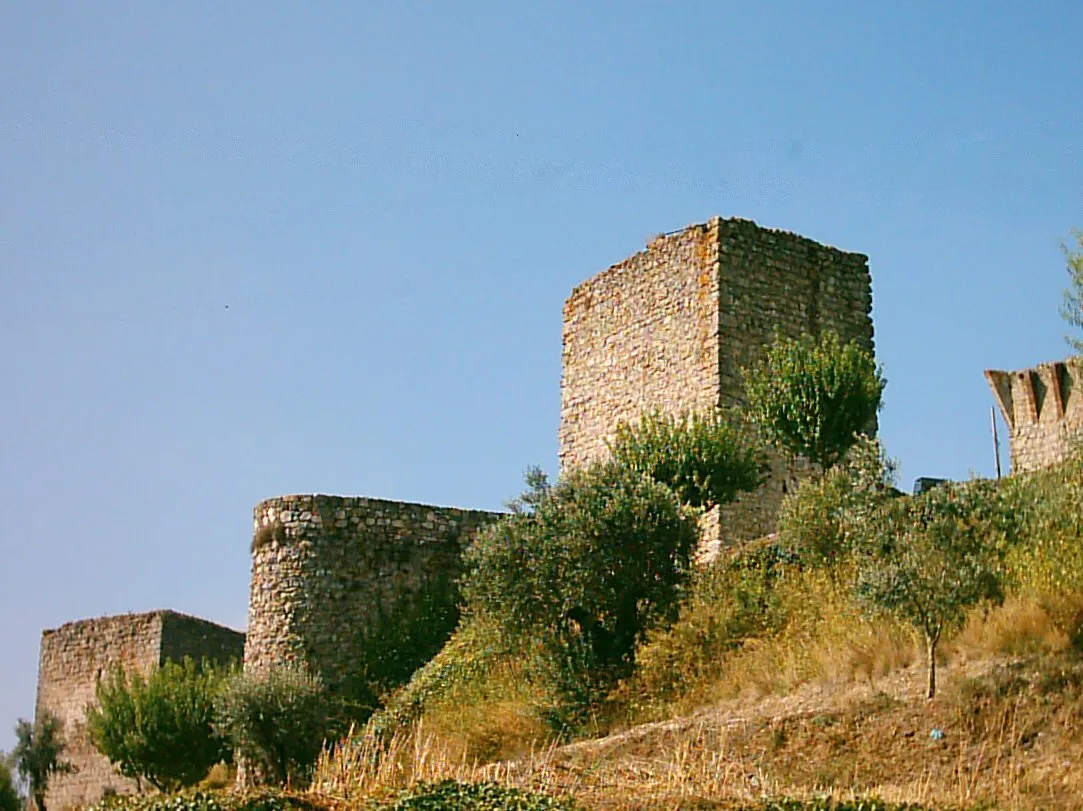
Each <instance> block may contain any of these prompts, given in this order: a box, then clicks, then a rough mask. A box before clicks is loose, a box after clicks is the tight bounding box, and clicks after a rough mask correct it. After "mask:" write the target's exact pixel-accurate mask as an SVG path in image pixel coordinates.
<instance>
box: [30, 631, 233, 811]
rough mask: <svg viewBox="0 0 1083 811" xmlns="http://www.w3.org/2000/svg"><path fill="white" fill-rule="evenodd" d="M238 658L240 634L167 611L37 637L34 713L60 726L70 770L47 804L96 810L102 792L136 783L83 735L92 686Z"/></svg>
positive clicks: (55, 780)
mask: <svg viewBox="0 0 1083 811" xmlns="http://www.w3.org/2000/svg"><path fill="white" fill-rule="evenodd" d="M243 650H244V634H242V633H239V632H237V631H233V630H231V629H229V628H223V627H222V626H220V625H215V624H214V623H211V622H207V621H205V620H201V619H197V618H196V617H188V616H184V615H182V614H177V613H175V612H172V611H156V612H152V613H147V614H128V615H125V616H119V617H101V618H99V619H90V620H82V621H80V622H70V623H68V624H66V625H63V626H61V627H60V628H56V629H53V630H47V631H45V632H43V633H42V635H41V658H40V662H39V665H38V694H37V702H36V707H35V713H36V714H37V715H38V716H39V717H40V716H41V714H42V713H43V712H50V713H52V714H53V715H55V716H56V717H57V718H58V719H59V720H60V722H61V728H62V734H63V737H64V741H65V744H66V747H67V748H66V751H65V754H64V757H65V759H66V760H68V761H69V762H70V763H72V764H73V765H74V766H75V768H76V771H75V772H74V773H73V774H58V775H54V776H53V777H52V779H51V780H50V782H49V791H48V793H47V795H46V804H47V805H48V806H50V807H52V808H56V809H62V808H64V807H66V806H78V805H87V804H90V803H94V802H97V801H98V800H100V799H101V798H102V795H103V793H104V792H105V790H106V789H112V790H114V791H116V792H117V793H118V794H128V793H131V792H133V791H135V788H136V785H135V782H134V781H133V780H129V779H127V778H125V777H121V776H120V775H119V774H117V773H116V771H115V770H114V769H113V767H112V765H111V764H110V763H109V761H108V760H107V759H106V758H105V757H104V756H102V755H101V754H99V753H98V750H97V749H95V748H94V745H93V744H92V743H91V742H90V738H89V736H88V735H87V731H86V707H87V705H88V704H91V703H93V702H94V701H95V700H96V699H95V687H96V685H97V682H98V680H99V679H101V678H105V677H107V676H108V675H109V673H110V672H111V671H112V669H113V668H114V667H116V666H117V665H120V666H121V667H123V668H125V669H126V670H138V671H140V672H142V673H144V674H148V673H150V672H151V671H153V670H155V669H156V668H158V667H159V666H161V664H163V663H164V662H165V661H166V659H174V660H175V661H179V660H181V659H183V658H184V657H185V656H191V657H192V658H193V659H196V660H199V659H203V658H205V657H206V658H209V659H212V660H214V661H218V662H222V663H225V662H228V661H229V660H230V659H233V660H235V661H240V658H241V655H242V653H243Z"/></svg>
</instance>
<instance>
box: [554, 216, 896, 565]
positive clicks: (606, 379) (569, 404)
mask: <svg viewBox="0 0 1083 811" xmlns="http://www.w3.org/2000/svg"><path fill="white" fill-rule="evenodd" d="M871 310H872V289H871V278H870V276H869V271H868V259H867V257H865V256H863V255H861V254H856V253H846V252H843V251H839V250H836V249H834V248H830V247H827V246H824V245H820V244H819V243H816V242H814V241H812V240H810V239H806V238H804V237H801V236H798V235H796V234H791V233H788V232H784V231H776V230H771V229H766V228H760V227H759V226H757V225H756V224H755V223H753V222H751V221H749V220H740V219H733V220H725V219H722V218H718V217H716V218H714V219H712V220H711V221H710V222H708V223H705V224H701V225H693V226H690V227H688V228H685V229H683V230H682V231H679V232H676V233H673V234H668V235H664V236H662V237H659V238H657V239H655V240H654V241H652V242H651V243H650V244H649V245H648V246H647V249H646V250H645V251H641V252H640V253H637V254H636V255H634V256H632V257H630V258H628V259H626V260H624V261H623V262H620V263H619V264H616V265H614V266H612V267H610V268H609V269H608V270H605V271H603V272H602V273H600V274H599V275H597V276H595V277H594V278H592V279H590V280H588V281H586V282H584V283H583V284H581V285H579V286H578V287H576V288H575V290H573V291H572V294H571V296H570V297H569V298H568V300H567V302H566V303H565V306H564V347H563V376H562V379H561V400H562V402H561V425H560V460H561V466H562V468H566V467H569V466H577V465H582V464H584V463H586V462H589V461H590V460H592V459H595V458H598V457H599V456H601V455H602V454H604V453H605V441H606V439H607V438H609V437H610V436H612V433H613V431H614V430H615V428H616V426H617V423H618V422H619V421H620V420H631V419H635V418H636V417H637V416H638V415H639V414H640V413H641V412H642V411H644V410H646V409H651V408H662V409H664V410H668V411H671V412H678V411H682V410H686V409H698V408H705V407H710V406H714V405H735V406H740V405H742V404H743V402H744V399H743V394H742V392H743V381H742V379H741V371H740V370H741V369H742V368H743V367H745V366H747V365H748V364H749V363H751V362H753V361H755V360H756V359H757V358H759V356H760V354H761V352H762V350H763V348H764V347H765V346H766V345H767V344H769V343H770V342H771V340H772V339H773V337H774V333H775V330H776V329H777V330H779V331H781V332H782V333H783V334H786V335H790V336H793V337H796V336H798V335H800V334H802V333H804V332H809V333H812V334H819V333H820V332H821V331H822V330H824V329H832V330H834V331H836V332H838V333H839V335H840V336H841V337H842V339H843V340H850V339H856V340H857V341H858V342H859V343H861V345H863V346H864V347H865V348H867V349H869V350H870V351H872V350H873V329H872V320H871V317H870V313H871ZM875 428H876V426H875V425H872V426H869V430H870V432H874V431H875ZM770 461H771V475H770V478H769V481H768V483H767V484H766V485H765V486H764V487H763V488H762V489H761V490H759V491H757V492H756V493H754V494H749V495H747V496H745V497H743V498H742V499H740V500H739V502H738V503H737V504H735V505H731V506H729V507H728V508H726V509H725V510H724V512H723V514H722V515H721V516H719V515H717V514H716V515H708V516H706V517H705V526H704V542H705V545H706V546H707V548H708V551H712V550H713V549H714V548H717V545H718V544H719V543H720V542H722V543H729V542H733V541H736V540H745V539H750V538H754V537H757V536H760V535H763V534H767V533H769V532H771V531H773V529H774V527H775V520H776V517H777V514H778V507H779V505H780V503H781V500H782V497H783V495H784V493H785V491H786V489H787V488H788V487H790V486H792V484H793V481H792V477H793V476H795V475H800V472H801V471H800V470H798V471H790V470H788V466H787V465H786V464H784V463H783V461H782V460H781V459H780V458H779V457H778V456H777V455H775V454H772V456H771V460H770Z"/></svg>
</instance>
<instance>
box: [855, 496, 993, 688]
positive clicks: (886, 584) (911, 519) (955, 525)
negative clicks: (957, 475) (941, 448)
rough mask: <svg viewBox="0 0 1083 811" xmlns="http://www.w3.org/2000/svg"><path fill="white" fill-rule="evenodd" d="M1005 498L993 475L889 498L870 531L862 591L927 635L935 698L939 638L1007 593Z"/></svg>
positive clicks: (930, 682) (860, 584) (859, 591)
mask: <svg viewBox="0 0 1083 811" xmlns="http://www.w3.org/2000/svg"><path fill="white" fill-rule="evenodd" d="M999 502H1000V495H999V493H998V492H997V490H996V487H995V485H994V484H993V483H992V482H989V481H981V480H977V481H973V482H969V483H967V484H964V485H957V484H949V485H945V486H942V487H937V488H935V489H933V490H930V491H928V492H926V493H924V494H922V495H921V496H919V497H916V498H906V497H904V498H898V499H894V500H892V501H890V502H889V503H888V504H886V505H885V506H884V508H883V509H882V511H881V514H880V516H879V519H878V520H877V521H876V528H875V529H874V531H872V532H870V533H869V536H868V537H867V538H866V546H865V548H864V550H863V552H864V554H863V555H862V558H861V563H860V567H859V571H858V577H857V582H856V592H857V595H858V597H859V598H860V599H862V600H864V601H865V602H866V603H868V604H869V605H871V606H875V607H877V608H880V609H884V610H886V611H888V612H890V613H892V614H895V615H896V616H898V617H900V618H902V619H903V620H905V621H907V622H909V623H910V625H911V626H913V627H914V629H915V630H917V631H918V632H919V633H920V634H921V635H922V637H923V639H924V642H925V653H926V657H927V662H926V663H927V668H928V682H927V687H928V689H927V696H928V697H929V698H932V697H933V696H934V695H936V651H937V645H938V643H939V642H940V639H941V637H942V636H943V635H944V634H945V633H946V632H949V631H952V630H955V629H957V628H959V627H961V626H962V624H963V623H964V622H965V620H966V615H967V612H968V611H969V610H970V609H971V608H972V607H974V606H975V605H978V604H980V603H983V602H989V603H994V604H996V603H1000V602H1002V601H1003V599H1004V591H1003V570H1002V565H1001V564H1002V561H1003V556H1004V552H1005V551H1006V548H1007V536H1006V533H1005V527H1006V526H1007V520H1006V517H1005V515H1004V513H1003V511H1002V510H1001V508H1000V503H999Z"/></svg>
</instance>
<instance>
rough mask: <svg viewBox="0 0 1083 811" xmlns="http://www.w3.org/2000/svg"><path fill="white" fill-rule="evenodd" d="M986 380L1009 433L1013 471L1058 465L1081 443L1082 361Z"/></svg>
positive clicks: (991, 374) (993, 372)
mask: <svg viewBox="0 0 1083 811" xmlns="http://www.w3.org/2000/svg"><path fill="white" fill-rule="evenodd" d="M985 377H986V380H988V381H989V386H990V388H992V390H993V395H994V396H995V397H996V401H997V405H999V406H1000V413H1001V415H1002V416H1003V417H1004V422H1005V423H1007V425H1008V430H1009V431H1010V439H1011V459H1012V462H1011V468H1012V472H1013V473H1025V472H1027V471H1031V470H1039V469H1041V468H1043V467H1048V466H1049V465H1053V464H1056V463H1057V462H1060V461H1061V460H1062V459H1064V458H1065V457H1066V456H1067V455H1068V454H1069V453H1070V452H1071V450H1072V449H1073V447H1075V445H1076V444H1077V443H1078V442H1079V441H1080V440H1081V439H1083V358H1080V357H1073V358H1069V359H1068V360H1065V361H1058V362H1055V363H1042V364H1039V365H1038V366H1036V367H1034V368H1032V369H1024V370H1022V371H1012V372H1006V371H999V370H992V369H990V370H988V371H986V372H985Z"/></svg>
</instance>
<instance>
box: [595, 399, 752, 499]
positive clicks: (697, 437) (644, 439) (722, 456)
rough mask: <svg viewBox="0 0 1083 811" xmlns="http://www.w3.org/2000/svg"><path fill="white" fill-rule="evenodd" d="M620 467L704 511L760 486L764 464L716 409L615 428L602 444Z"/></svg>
mask: <svg viewBox="0 0 1083 811" xmlns="http://www.w3.org/2000/svg"><path fill="white" fill-rule="evenodd" d="M608 446H609V452H610V456H611V458H612V459H613V461H614V462H615V463H616V464H617V465H620V466H623V467H626V468H628V469H630V470H634V471H637V472H640V473H644V474H646V475H647V476H649V477H650V478H651V479H653V480H654V481H656V482H660V483H661V484H665V485H667V486H668V487H669V488H670V489H672V490H673V492H674V493H676V494H677V498H679V499H680V500H681V501H682V502H683V503H685V504H688V505H690V506H692V507H696V508H702V509H705V510H709V509H711V508H712V507H714V506H717V505H721V504H728V503H730V502H731V501H733V500H734V499H735V498H736V497H737V495H738V494H739V493H741V492H743V491H747V490H755V489H756V488H757V487H759V486H760V484H762V482H763V473H764V471H765V460H764V458H763V454H762V453H761V451H760V448H759V446H758V445H757V444H756V443H755V442H754V441H753V440H752V438H751V437H750V436H749V434H748V432H747V431H746V430H745V427H744V426H743V425H742V423H741V422H740V420H739V419H738V418H736V417H735V416H733V415H727V414H725V413H724V412H723V411H722V410H721V409H712V410H710V411H706V412H693V413H687V412H686V413H682V414H679V415H675V414H668V413H665V412H662V411H649V412H646V413H644V414H642V415H641V416H640V418H639V420H638V421H636V422H621V423H619V424H618V425H617V429H616V432H615V435H614V437H613V439H612V440H610V441H609V442H608Z"/></svg>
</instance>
